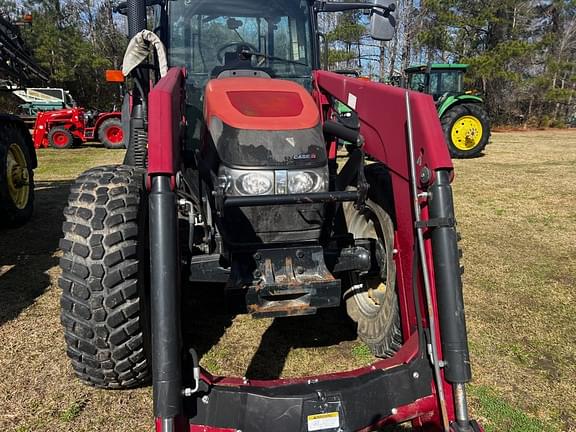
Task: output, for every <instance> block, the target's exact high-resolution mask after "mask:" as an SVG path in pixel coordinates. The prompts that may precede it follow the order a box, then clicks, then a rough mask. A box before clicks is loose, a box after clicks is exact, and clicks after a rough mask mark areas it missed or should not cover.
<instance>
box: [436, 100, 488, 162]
mask: <svg viewBox="0 0 576 432" xmlns="http://www.w3.org/2000/svg"><path fill="white" fill-rule="evenodd" d="M441 122H442V129H443V131H444V137H445V138H446V142H447V143H448V150H449V151H450V155H451V156H452V157H453V158H455V159H466V158H472V157H476V156H478V155H479V154H480V153H482V151H484V148H485V147H486V145H487V144H488V141H489V139H490V120H489V119H488V114H486V111H485V110H484V108H483V107H482V105H480V104H478V103H468V104H461V105H456V106H453V107H452V108H449V109H448V111H446V112H445V113H444V115H443V116H442V118H441Z"/></svg>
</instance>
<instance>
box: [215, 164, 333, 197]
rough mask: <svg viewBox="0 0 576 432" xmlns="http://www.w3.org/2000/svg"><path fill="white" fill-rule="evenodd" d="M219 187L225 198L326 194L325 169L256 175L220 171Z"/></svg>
mask: <svg viewBox="0 0 576 432" xmlns="http://www.w3.org/2000/svg"><path fill="white" fill-rule="evenodd" d="M218 180H219V183H220V186H221V187H222V188H223V189H224V192H225V193H226V194H227V195H233V196H239V195H240V196H241V195H244V196H250V195H274V194H276V195H287V194H302V193H310V192H324V191H327V190H328V168H327V167H322V168H314V169H307V170H276V171H268V170H266V171H265V170H262V171H256V170H238V169H232V168H227V167H221V168H220V172H219V175H218Z"/></svg>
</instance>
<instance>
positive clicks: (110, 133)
mask: <svg viewBox="0 0 576 432" xmlns="http://www.w3.org/2000/svg"><path fill="white" fill-rule="evenodd" d="M105 133H106V138H107V139H108V141H110V142H111V143H114V144H118V143H120V142H122V140H123V139H124V132H123V131H122V128H121V127H118V126H110V127H109V128H107V129H106V131H105Z"/></svg>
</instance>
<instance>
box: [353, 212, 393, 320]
mask: <svg viewBox="0 0 576 432" xmlns="http://www.w3.org/2000/svg"><path fill="white" fill-rule="evenodd" d="M348 223H349V226H348V231H349V232H350V233H353V235H354V238H355V239H359V238H362V239H372V240H375V241H376V258H377V260H378V264H379V265H380V273H379V274H378V275H372V276H368V277H362V278H359V279H358V281H357V282H356V283H357V286H358V288H356V289H355V290H354V291H355V295H354V299H355V300H356V303H357V305H358V307H359V308H360V309H361V310H362V312H363V313H364V314H365V315H367V316H375V315H376V314H378V312H379V310H380V308H381V307H382V300H383V299H384V297H385V294H386V291H387V289H388V286H387V284H386V280H387V260H386V249H385V246H384V241H383V234H382V229H381V227H380V226H379V223H378V219H377V217H376V215H375V214H374V213H373V212H372V211H370V209H368V208H367V209H366V213H365V214H364V215H358V216H357V217H355V218H353V220H350V221H348Z"/></svg>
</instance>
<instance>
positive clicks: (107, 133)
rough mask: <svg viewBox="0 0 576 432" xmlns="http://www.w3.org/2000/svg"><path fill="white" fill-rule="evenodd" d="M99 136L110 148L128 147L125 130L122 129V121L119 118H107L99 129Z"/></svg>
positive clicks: (105, 145)
mask: <svg viewBox="0 0 576 432" xmlns="http://www.w3.org/2000/svg"><path fill="white" fill-rule="evenodd" d="M98 138H99V139H100V142H101V143H102V144H104V147H106V148H108V149H123V148H126V144H125V143H124V132H123V130H122V121H121V120H120V119H118V118H111V119H108V120H105V121H103V122H102V124H101V125H100V128H99V129H98Z"/></svg>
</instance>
